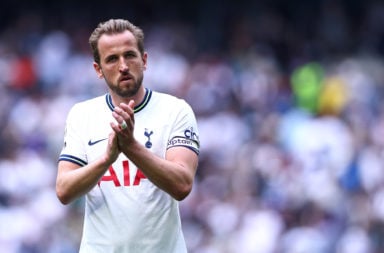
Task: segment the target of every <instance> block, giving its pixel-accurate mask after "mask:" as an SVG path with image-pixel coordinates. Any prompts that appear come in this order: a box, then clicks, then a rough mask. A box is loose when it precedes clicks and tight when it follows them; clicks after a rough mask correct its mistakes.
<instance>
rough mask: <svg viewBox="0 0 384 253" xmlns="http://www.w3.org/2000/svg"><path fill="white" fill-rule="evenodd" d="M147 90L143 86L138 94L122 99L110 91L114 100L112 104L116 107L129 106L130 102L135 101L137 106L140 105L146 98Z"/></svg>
mask: <svg viewBox="0 0 384 253" xmlns="http://www.w3.org/2000/svg"><path fill="white" fill-rule="evenodd" d="M145 92H146V90H145V88H144V87H143V86H141V87H140V89H139V90H138V91H137V93H136V94H135V95H133V96H129V97H122V96H119V95H118V94H116V93H115V92H112V91H109V94H110V95H111V98H112V103H113V105H114V106H118V105H119V104H120V103H125V104H128V103H129V101H131V100H133V101H134V102H135V106H136V105H139V104H140V103H141V102H142V101H143V99H144V97H145Z"/></svg>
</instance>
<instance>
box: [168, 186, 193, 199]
mask: <svg viewBox="0 0 384 253" xmlns="http://www.w3.org/2000/svg"><path fill="white" fill-rule="evenodd" d="M191 191H192V184H186V185H182V186H180V187H179V188H178V189H177V190H176V191H175V192H174V194H172V197H173V198H174V199H176V200H177V201H182V200H184V199H185V198H186V197H187V196H188V195H189V193H191Z"/></svg>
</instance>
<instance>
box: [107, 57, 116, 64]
mask: <svg viewBox="0 0 384 253" xmlns="http://www.w3.org/2000/svg"><path fill="white" fill-rule="evenodd" d="M115 61H117V56H116V55H110V56H108V57H107V58H106V59H105V62H106V63H113V62H115Z"/></svg>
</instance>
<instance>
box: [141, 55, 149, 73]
mask: <svg viewBox="0 0 384 253" xmlns="http://www.w3.org/2000/svg"><path fill="white" fill-rule="evenodd" d="M147 59H148V54H147V52H144V54H143V57H142V60H143V69H144V70H146V69H147Z"/></svg>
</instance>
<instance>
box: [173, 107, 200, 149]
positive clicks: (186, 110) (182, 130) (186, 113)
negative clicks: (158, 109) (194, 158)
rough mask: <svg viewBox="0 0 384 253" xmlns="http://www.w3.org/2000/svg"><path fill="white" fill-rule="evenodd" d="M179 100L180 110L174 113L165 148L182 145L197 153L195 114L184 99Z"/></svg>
mask: <svg viewBox="0 0 384 253" xmlns="http://www.w3.org/2000/svg"><path fill="white" fill-rule="evenodd" d="M180 101H181V103H180V107H179V108H180V110H179V111H178V113H177V115H176V119H175V121H174V125H173V128H172V133H171V136H170V139H169V140H168V145H167V149H169V148H172V147H178V146H183V147H186V148H189V149H191V150H193V151H194V152H195V153H196V154H199V149H200V141H199V131H198V128H197V121H196V117H195V114H194V112H193V110H192V108H191V107H190V105H189V104H187V103H186V102H185V101H184V100H180Z"/></svg>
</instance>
